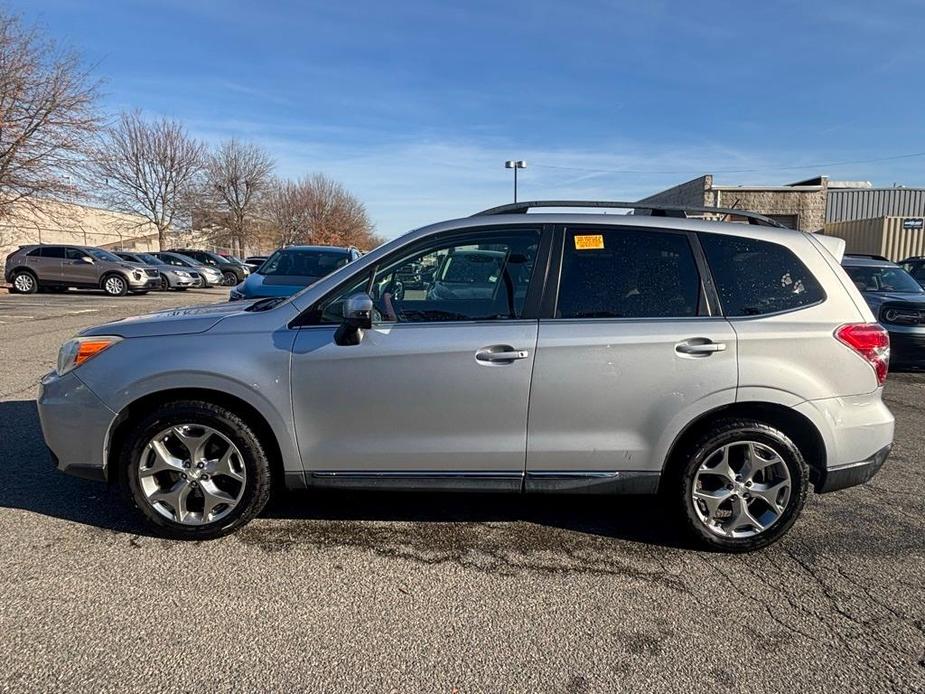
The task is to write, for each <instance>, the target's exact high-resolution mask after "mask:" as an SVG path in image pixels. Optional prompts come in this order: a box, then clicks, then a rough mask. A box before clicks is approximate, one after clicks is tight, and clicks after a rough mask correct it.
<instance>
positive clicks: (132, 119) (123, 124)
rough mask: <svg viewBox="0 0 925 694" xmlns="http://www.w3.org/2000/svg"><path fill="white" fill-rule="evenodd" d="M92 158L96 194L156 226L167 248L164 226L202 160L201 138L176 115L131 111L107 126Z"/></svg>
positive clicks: (174, 213) (178, 206)
mask: <svg viewBox="0 0 925 694" xmlns="http://www.w3.org/2000/svg"><path fill="white" fill-rule="evenodd" d="M90 161H91V164H90V168H89V171H90V173H91V177H92V180H93V182H94V183H95V187H96V188H97V190H98V191H99V193H98V194H99V196H100V197H101V198H102V199H103V200H104V201H105V202H106V204H107V205H108V206H109V207H111V208H112V209H114V210H118V211H120V212H128V213H132V214H136V215H139V216H141V217H143V218H144V219H145V220H146V221H147V222H150V223H151V224H153V225H154V226H155V227H157V237H158V243H159V244H160V248H161V250H166V249H167V248H168V246H169V240H168V237H167V232H168V230H169V229H170V227H171V225H172V224H173V221H174V218H175V217H176V216H177V215H178V214H179V213H180V211H181V203H184V201H185V197H184V196H186V195H188V192H189V190H190V189H191V187H192V185H193V183H194V182H195V180H196V177H197V176H198V175H199V174H200V173H201V172H202V170H203V167H204V166H205V148H204V147H203V145H202V143H200V142H199V141H198V140H195V139H194V138H192V137H190V136H189V135H188V134H187V133H186V131H185V130H184V128H183V126H182V125H181V124H180V123H178V122H177V121H173V120H169V119H167V118H160V119H157V120H152V121H146V120H145V119H144V118H143V117H142V115H141V113H140V112H139V111H133V112H132V113H123V114H122V116H121V117H120V118H119V122H118V123H117V124H116V125H114V126H113V127H111V128H109V129H108V130H107V131H105V133H104V134H103V136H102V137H101V138H100V139H99V142H98V144H97V146H96V147H95V148H94V150H93V153H92V156H91V159H90Z"/></svg>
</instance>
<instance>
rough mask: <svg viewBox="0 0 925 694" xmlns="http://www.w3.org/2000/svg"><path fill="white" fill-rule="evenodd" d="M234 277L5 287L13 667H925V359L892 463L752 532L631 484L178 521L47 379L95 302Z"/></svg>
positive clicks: (7, 557)
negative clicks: (159, 512)
mask: <svg viewBox="0 0 925 694" xmlns="http://www.w3.org/2000/svg"><path fill="white" fill-rule="evenodd" d="M223 296H224V291H221V290H215V291H212V292H187V293H186V294H183V295H180V294H168V295H163V294H151V295H148V296H146V297H126V298H125V299H108V298H105V297H103V296H101V295H92V294H89V293H84V294H77V293H69V294H68V295H64V296H55V295H34V296H29V297H24V296H12V295H6V294H5V293H3V292H0V334H2V336H3V339H2V340H0V354H2V357H3V362H4V364H5V365H6V368H5V369H4V371H3V373H2V375H0V394H2V395H0V594H2V596H3V598H2V600H0V635H2V638H0V690H2V691H74V692H76V691H94V692H103V691H132V690H142V689H145V690H148V689H155V688H156V689H162V690H202V689H208V690H209V691H213V692H214V691H229V690H282V689H292V690H300V691H317V692H338V691H343V692H366V691H369V692H392V691H395V692H419V691H445V692H454V691H456V692H502V691H503V692H529V691H543V692H570V693H576V694H577V693H584V692H598V691H607V692H613V691H627V692H637V691H640V690H645V691H673V690H683V691H685V692H701V691H703V692H722V691H750V692H780V691H786V690H791V691H818V692H843V691H852V692H863V691H869V692H886V691H897V692H925V607H923V604H925V579H923V574H925V516H923V512H925V478H923V474H922V472H923V463H925V397H923V396H925V374H893V375H891V376H890V379H889V381H888V383H887V390H886V397H887V400H888V402H889V404H890V407H891V409H892V410H893V412H894V414H895V415H896V417H897V435H896V444H895V447H894V451H893V454H892V456H891V457H890V459H889V460H888V462H887V464H886V465H885V467H884V469H883V470H882V472H881V473H880V474H879V475H878V476H876V477H875V478H874V479H873V480H872V481H871V482H870V483H868V484H866V485H863V486H861V487H858V488H855V489H850V490H846V491H843V492H839V493H835V494H830V495H826V496H822V497H820V496H814V495H811V496H810V499H809V502H808V504H807V507H806V510H805V511H804V514H803V516H802V517H801V518H800V520H799V521H798V522H797V524H796V526H795V527H794V528H793V530H792V531H791V533H790V534H789V535H788V536H787V537H786V538H785V539H784V540H782V541H781V542H779V543H778V544H776V545H774V546H772V547H771V548H769V549H767V550H765V551H762V552H758V553H755V554H749V555H737V556H726V555H721V554H711V553H705V552H698V551H693V550H692V549H690V548H689V547H687V546H686V543H685V541H684V539H683V538H682V537H681V536H679V534H678V533H677V532H676V531H675V530H674V528H673V527H672V524H671V522H670V521H669V520H668V519H667V517H666V516H667V514H666V513H665V511H664V509H663V508H662V507H661V506H660V505H659V504H658V503H657V502H655V501H653V500H650V499H631V498H621V497H616V498H614V497H610V498H608V497H594V498H589V497H577V498H569V497H545V498H543V497H533V498H520V497H510V496H501V495H472V494H469V495H456V494H453V495H438V494H417V495H415V494H396V493H381V494H363V493H336V492H326V493H300V494H284V495H281V496H279V497H277V498H276V499H275V500H274V501H273V502H272V503H271V505H270V507H269V508H268V509H267V511H266V512H265V513H264V514H263V516H262V517H261V518H259V519H257V520H256V521H255V522H253V523H252V524H251V525H249V526H247V527H246V528H244V529H243V530H242V531H241V532H239V533H238V534H236V535H234V536H231V537H227V538H224V539H222V540H219V541H216V542H210V543H179V542H170V541H166V540H161V539H158V538H155V537H152V536H151V535H149V534H148V533H147V532H146V531H145V529H144V527H143V526H141V525H140V524H139V523H138V521H137V519H136V518H135V517H134V515H132V513H131V512H130V511H129V509H128V507H127V505H126V504H125V503H123V501H122V500H121V499H120V497H119V495H118V494H117V493H116V492H115V491H114V490H110V489H108V488H107V487H106V486H104V485H101V484H97V483H93V482H88V481H84V480H80V479H75V478H70V477H66V476H64V475H61V474H59V473H56V472H54V471H53V470H52V468H51V466H50V463H49V462H48V460H47V458H46V456H45V452H44V448H43V444H42V440H41V434H40V431H39V425H38V420H37V416H36V410H35V403H34V398H35V394H36V383H37V381H38V379H39V377H40V376H41V375H42V374H43V373H45V372H46V371H47V370H49V369H51V368H53V366H54V361H55V356H56V353H57V349H58V346H59V345H60V343H61V342H63V341H64V340H65V339H67V338H68V337H70V336H71V335H72V334H73V333H74V332H76V331H77V330H78V329H79V328H81V327H84V326H87V325H91V324H96V323H99V322H103V321H106V320H112V319H115V318H120V317H123V316H126V315H131V314H134V313H139V312H143V311H148V310H154V309H157V308H166V307H168V306H171V305H176V304H181V303H184V304H190V303H200V302H204V301H216V300H220V299H221V298H222V297H223Z"/></svg>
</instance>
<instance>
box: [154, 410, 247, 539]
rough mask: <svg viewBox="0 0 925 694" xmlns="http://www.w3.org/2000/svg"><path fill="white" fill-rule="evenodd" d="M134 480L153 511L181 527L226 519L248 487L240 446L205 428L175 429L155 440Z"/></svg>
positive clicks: (215, 431) (165, 432)
mask: <svg viewBox="0 0 925 694" xmlns="http://www.w3.org/2000/svg"><path fill="white" fill-rule="evenodd" d="M136 474H137V475H138V482H139V486H140V488H141V490H142V492H143V494H144V496H145V499H146V500H147V502H148V503H149V504H150V505H151V508H153V509H154V510H155V511H157V512H158V513H159V514H161V515H162V516H164V517H165V518H167V519H168V520H171V521H173V522H175V523H181V524H183V525H205V524H207V523H214V522H215V521H219V520H221V519H222V518H224V517H226V516H227V515H228V514H229V513H231V512H232V511H233V510H234V508H235V507H236V506H237V505H238V503H239V502H240V501H241V498H242V496H243V494H244V488H245V486H246V482H247V471H246V469H245V467H244V460H243V458H242V457H241V452H240V451H239V450H238V448H237V446H235V445H234V443H232V442H231V440H230V439H229V438H228V437H227V436H225V435H224V434H222V433H221V432H219V431H217V430H215V429H213V428H212V427H208V426H204V425H202V424H180V425H175V426H172V427H169V428H167V429H164V430H163V431H161V432H160V433H158V434H157V435H156V436H154V437H153V438H152V439H151V440H150V441H149V442H148V444H147V446H145V448H144V450H143V452H142V454H141V457H140V459H139V460H138V464H137V467H136Z"/></svg>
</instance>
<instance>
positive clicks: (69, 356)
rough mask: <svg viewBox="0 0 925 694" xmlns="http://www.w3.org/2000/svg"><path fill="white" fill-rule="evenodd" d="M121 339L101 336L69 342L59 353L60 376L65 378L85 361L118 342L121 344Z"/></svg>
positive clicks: (77, 338)
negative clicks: (65, 375)
mask: <svg viewBox="0 0 925 694" xmlns="http://www.w3.org/2000/svg"><path fill="white" fill-rule="evenodd" d="M121 341H122V338H121V337H116V336H114V335H113V336H107V335H104V336H101V337H75V338H74V339H72V340H68V341H67V342H65V343H64V344H63V345H61V349H60V350H59V351H58V375H59V376H63V375H64V374H66V373H67V372H68V371H73V370H74V369H76V368H77V367H78V366H80V365H81V364H83V363H84V362H85V361H89V360H90V359H92V358H93V357H95V356H96V355H97V354H99V353H101V352H103V351H105V350H107V349H109V348H110V347H112V346H113V345H114V344H116V343H117V342H121Z"/></svg>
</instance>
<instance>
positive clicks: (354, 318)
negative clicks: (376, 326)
mask: <svg viewBox="0 0 925 694" xmlns="http://www.w3.org/2000/svg"><path fill="white" fill-rule="evenodd" d="M343 313H344V321H343V322H342V323H341V324H340V326H338V328H337V332H335V333H334V342H336V343H337V344H339V345H341V346H349V345H358V344H360V342H361V341H362V340H363V331H364V330H369V329H370V328H371V327H373V317H372V316H373V300H372V299H371V298H370V296H369V294H365V293H362V292H361V293H358V294H353V295H351V296H348V297H347V299H346V300H345V301H344V308H343Z"/></svg>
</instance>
